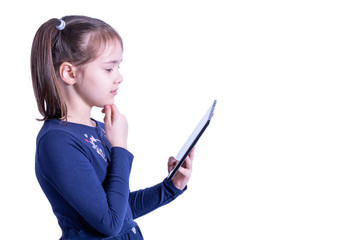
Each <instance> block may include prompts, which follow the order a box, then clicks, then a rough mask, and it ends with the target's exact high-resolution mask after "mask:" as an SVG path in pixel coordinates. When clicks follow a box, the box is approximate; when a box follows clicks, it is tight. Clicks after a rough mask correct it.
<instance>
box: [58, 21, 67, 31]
mask: <svg viewBox="0 0 360 240" xmlns="http://www.w3.org/2000/svg"><path fill="white" fill-rule="evenodd" d="M59 21H60V24H59V25H58V26H56V28H57V29H58V30H60V31H61V30H63V29H64V28H65V25H66V24H65V22H64V20H62V19H59Z"/></svg>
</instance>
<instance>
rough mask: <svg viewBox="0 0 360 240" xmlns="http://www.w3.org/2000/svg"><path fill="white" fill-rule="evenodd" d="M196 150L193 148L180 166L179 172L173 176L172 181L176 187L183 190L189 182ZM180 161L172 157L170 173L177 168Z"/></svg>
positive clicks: (170, 159)
mask: <svg viewBox="0 0 360 240" xmlns="http://www.w3.org/2000/svg"><path fill="white" fill-rule="evenodd" d="M194 151H195V148H193V150H191V152H190V154H189V156H187V157H186V159H185V161H184V163H183V165H182V166H181V167H180V168H179V170H178V172H177V173H176V174H175V176H174V177H173V179H172V181H173V183H174V185H175V187H176V188H178V189H180V190H183V189H184V188H185V187H186V185H187V183H188V182H189V179H190V176H191V173H192V163H193V159H194ZM177 163H178V161H176V159H175V158H174V157H170V158H169V161H168V171H169V173H170V172H171V171H172V170H173V169H174V168H175V166H176V164H177Z"/></svg>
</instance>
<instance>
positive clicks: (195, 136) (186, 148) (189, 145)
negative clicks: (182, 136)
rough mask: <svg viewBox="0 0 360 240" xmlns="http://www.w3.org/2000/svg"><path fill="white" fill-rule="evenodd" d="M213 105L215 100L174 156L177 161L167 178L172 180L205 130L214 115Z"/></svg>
mask: <svg viewBox="0 0 360 240" xmlns="http://www.w3.org/2000/svg"><path fill="white" fill-rule="evenodd" d="M215 106H216V100H214V102H213V103H212V104H211V106H210V108H209V109H208V110H207V111H206V113H205V115H204V116H203V118H202V119H201V120H200V122H199V124H198V125H197V126H196V128H195V129H194V131H193V132H192V133H191V135H190V137H189V138H188V139H187V141H186V142H185V144H184V145H183V147H182V148H181V149H180V151H179V153H178V155H177V156H176V160H177V161H178V163H177V164H176V166H175V168H174V169H173V170H172V171H171V172H170V173H169V175H168V177H167V178H168V179H169V180H172V179H173V177H174V176H175V174H176V173H177V172H178V171H179V168H180V167H181V166H182V165H183V164H184V162H185V160H186V158H187V156H188V155H189V154H190V152H191V151H192V149H193V148H194V147H195V145H196V143H197V141H198V140H199V139H200V137H201V135H202V134H203V133H204V132H205V130H206V128H207V126H208V125H209V124H210V120H211V118H212V116H213V115H214V110H215ZM170 161H174V160H171V159H169V164H170ZM169 168H170V165H169Z"/></svg>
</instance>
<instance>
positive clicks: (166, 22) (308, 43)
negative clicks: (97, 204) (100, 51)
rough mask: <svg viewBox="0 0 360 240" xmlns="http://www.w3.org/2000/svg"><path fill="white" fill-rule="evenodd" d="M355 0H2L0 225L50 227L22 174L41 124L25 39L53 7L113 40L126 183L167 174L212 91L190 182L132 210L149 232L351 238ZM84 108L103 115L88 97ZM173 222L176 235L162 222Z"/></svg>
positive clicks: (41, 234)
mask: <svg viewBox="0 0 360 240" xmlns="http://www.w3.org/2000/svg"><path fill="white" fill-rule="evenodd" d="M356 3H357V1H349V0H342V1H339V0H334V1H325V0H311V1H308V0H305V1H285V0H283V1H281V0H275V1H264V0H254V1H230V0H222V1H196V0H194V1H189V0H185V1H159V0H155V1H121V0H116V1H89V0H87V1H68V0H62V1H39V0H33V1H22V2H21V1H11V2H9V3H7V5H5V6H2V7H1V10H0V11H1V14H0V20H1V25H0V26H1V27H0V34H1V38H0V52H1V58H0V61H1V62H0V70H1V81H2V87H1V88H0V97H1V102H2V111H1V112H2V113H1V126H2V137H1V140H0V141H1V151H2V152H3V154H2V156H3V157H2V164H1V165H2V166H1V168H0V178H1V179H0V180H1V181H0V184H1V204H0V216H1V217H0V218H1V222H2V227H1V235H2V236H13V237H12V238H10V237H8V238H9V239H25V238H26V239H58V238H59V237H60V229H59V227H58V225H57V221H56V218H55V216H54V215H53V213H52V211H51V207H50V205H49V203H48V201H47V199H46V197H45V195H44V194H43V193H42V191H41V189H40V187H39V185H38V183H37V180H36V178H35V173H34V154H35V138H36V135H37V132H38V130H39V128H40V127H41V123H40V122H37V121H36V120H35V118H37V117H40V115H39V113H38V111H37V108H36V103H35V99H34V96H33V92H32V86H31V77H30V70H29V60H30V48H31V44H32V39H33V36H34V34H35V32H36V30H37V29H38V27H39V26H40V25H41V24H42V23H43V22H45V21H47V20H48V19H50V18H53V17H58V18H60V17H62V16H64V15H71V14H81V15H88V16H92V17H97V18H100V19H103V20H105V21H106V22H108V23H109V24H110V25H112V26H113V27H114V28H116V29H117V30H118V31H119V33H120V35H121V36H122V37H123V40H124V48H125V50H124V56H123V57H124V59H123V63H122V65H121V72H122V74H123V76H124V79H125V80H124V82H123V83H122V85H120V91H119V95H118V96H117V99H116V103H117V105H118V106H119V108H120V110H121V111H122V112H123V113H124V114H125V115H126V116H127V118H128V121H129V138H128V147H129V150H130V151H131V152H133V153H134V155H135V159H134V164H133V169H132V175H131V188H132V190H136V189H139V188H145V187H148V186H151V185H153V184H156V183H158V182H160V181H162V180H163V179H164V178H165V177H166V175H167V172H166V171H167V167H166V163H167V159H168V157H169V156H170V155H176V154H177V152H178V150H179V148H180V147H181V146H182V144H183V142H184V140H185V139H186V138H187V137H188V135H189V134H190V132H191V130H192V129H193V128H194V127H195V125H196V124H197V122H198V120H199V119H200V117H201V116H202V115H203V113H204V112H205V110H206V109H207V108H208V105H209V104H210V103H211V101H212V100H213V99H217V100H218V105H217V109H216V112H215V116H214V118H213V121H212V123H211V125H210V126H209V128H208V131H207V132H206V133H205V134H204V136H203V138H202V139H201V141H200V142H199V144H198V147H197V151H196V158H195V162H194V171H193V177H192V179H191V180H190V182H189V187H188V191H187V192H186V193H185V194H183V195H182V196H181V197H179V198H178V199H177V200H176V201H174V202H173V203H171V204H170V205H167V206H165V207H163V208H161V209H159V210H157V211H155V212H153V213H151V214H149V215H147V216H144V217H143V218H141V219H138V220H137V222H138V223H139V225H140V227H141V229H142V231H143V234H144V236H145V238H146V239H170V236H172V238H171V239H247V240H248V239H249V240H250V239H359V238H360V232H359V225H360V204H359V203H360V193H359V184H360V175H359V170H360V164H359V160H360V152H359V144H360V127H359V123H360V114H359V106H360V95H359V90H360V88H359V87H360V84H359V75H360V74H359V64H360V47H359V46H360V44H359V43H360V34H359V22H360V14H359V12H360V8H359V7H358V5H357V4H356ZM93 117H95V118H97V119H99V120H101V119H102V118H103V116H102V114H101V113H100V110H99V109H94V112H93ZM174 233H176V234H174Z"/></svg>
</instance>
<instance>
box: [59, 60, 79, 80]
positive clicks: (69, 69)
mask: <svg viewBox="0 0 360 240" xmlns="http://www.w3.org/2000/svg"><path fill="white" fill-rule="evenodd" d="M75 72H76V67H75V66H74V65H72V64H71V63H68V62H63V63H62V64H61V65H60V67H59V73H60V77H61V79H62V80H63V81H64V82H65V84H67V85H74V84H75V83H76V79H75V76H76V75H75Z"/></svg>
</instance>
